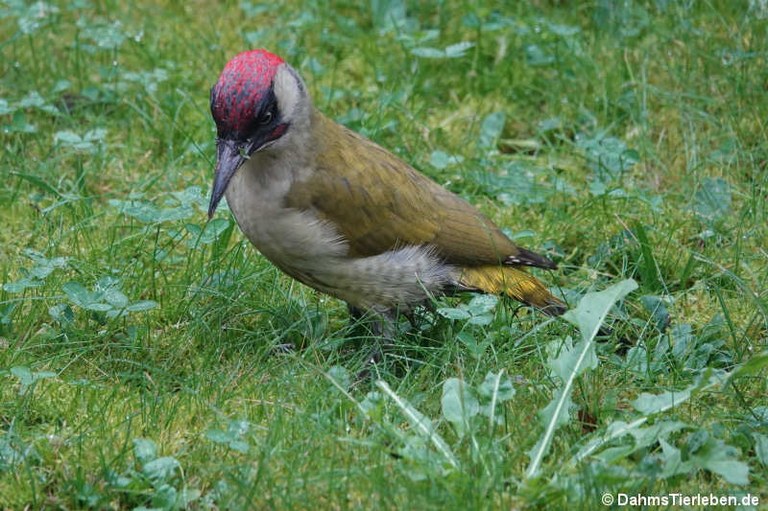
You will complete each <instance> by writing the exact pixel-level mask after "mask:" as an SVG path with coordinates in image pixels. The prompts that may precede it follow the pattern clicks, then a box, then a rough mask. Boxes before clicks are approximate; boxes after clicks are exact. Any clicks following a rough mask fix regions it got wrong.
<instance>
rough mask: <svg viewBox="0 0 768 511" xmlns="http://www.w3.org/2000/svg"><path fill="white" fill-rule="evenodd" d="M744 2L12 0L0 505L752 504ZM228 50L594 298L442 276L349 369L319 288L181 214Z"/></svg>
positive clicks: (755, 289) (761, 413) (753, 355)
mask: <svg viewBox="0 0 768 511" xmlns="http://www.w3.org/2000/svg"><path fill="white" fill-rule="evenodd" d="M766 19H768V10H766V6H765V5H764V2H760V1H754V2H749V3H747V2H740V3H736V2H731V3H726V2H712V3H708V2H662V1H657V2H622V3H614V2H607V1H603V0H595V1H593V2H587V3H577V4H573V3H569V2H565V3H562V2H547V1H541V2H534V3H533V5H523V3H519V5H518V4H517V3H516V4H514V5H513V6H508V5H506V3H504V2H499V3H498V4H494V3H491V2H488V3H485V2H473V1H452V2H444V3H440V4H439V5H430V4H429V3H422V4H419V5H409V6H408V8H407V9H406V8H404V7H403V3H401V2H397V1H381V2H371V3H366V4H365V5H362V6H359V5H355V4H354V3H344V2H339V3H335V2H321V3H307V4H302V3H299V2H290V3H288V4H286V5H280V4H267V5H263V6H262V5H257V4H256V3H254V2H247V1H246V2H241V3H240V4H229V5H224V4H221V5H218V4H217V5H208V4H203V3H192V4H183V3H178V2H166V3H159V2H147V3H140V4H139V5H128V4H124V3H120V2H77V1H72V2H69V3H67V2H60V3H55V4H54V3H36V4H33V5H31V6H25V5H23V4H21V3H20V2H8V3H5V4H4V5H3V6H2V7H0V30H1V31H2V33H3V34H7V35H8V37H6V38H4V41H3V42H0V50H1V51H2V59H0V125H1V126H0V129H2V132H3V135H2V136H3V142H4V146H5V149H4V151H3V152H2V153H1V154H0V169H1V170H2V178H3V186H2V187H0V206H1V207H0V226H2V227H0V284H2V286H1V287H0V382H2V384H0V508H4V509H23V508H27V509H48V508H53V509H60V508H61V509H81V508H82V509H85V508H94V509H105V508H106V509H110V508H111V509H136V508H142V507H144V508H152V507H155V508H161V509H174V508H183V507H190V508H193V509H248V508H255V509H260V508H267V507H269V508H298V509H302V508H309V507H315V508H333V509H356V508H414V509H421V508H427V509H433V508H440V509H446V508H447V509H453V508H457V509H466V508H472V509H475V508H478V509H496V508H500V509H508V508H542V509H543V508H562V507H565V506H566V504H567V505H568V507H569V508H584V509H594V508H596V507H600V506H601V505H602V504H601V498H602V496H603V495H604V494H610V495H611V496H614V497H616V498H618V496H619V494H621V493H623V494H625V495H628V496H637V495H645V496H652V495H668V494H671V493H681V494H685V495H696V494H707V495H709V494H714V495H718V496H727V495H734V496H737V497H739V498H741V497H742V496H745V495H747V494H749V495H753V496H756V497H758V498H759V502H760V505H761V506H762V507H763V508H764V507H765V506H766V505H768V504H766V503H768V477H766V473H768V471H766V466H768V398H766V396H768V380H767V379H766V376H767V375H768V369H766V365H768V361H766V358H767V357H766V355H765V350H766V340H767V339H768V293H767V292H766V280H768V252H766V247H767V246H768V228H767V227H766V225H768V218H767V217H768V214H767V213H768V211H767V210H766V197H768V177H767V176H768V172H767V170H768V169H766V165H767V164H766V162H768V137H767V136H766V135H767V133H766V119H768V101H766V87H768V74H766V56H767V55H768V53H767V52H768V46H767V45H766V39H765V34H766V30H768V22H767V21H766ZM463 43H467V44H463ZM252 47H266V48H269V49H271V50H273V51H275V52H276V53H279V54H281V55H282V56H283V57H285V58H286V60H288V61H289V62H290V63H292V65H294V67H296V68H297V69H298V70H299V71H300V73H301V74H302V75H303V76H304V77H305V79H306V81H307V84H308V87H309V88H310V91H311V93H312V95H313V97H314V98H315V102H316V104H317V105H318V106H319V107H320V108H321V109H322V110H323V111H324V112H326V113H327V114H328V115H330V116H332V117H333V118H335V119H337V120H339V121H340V122H343V123H344V124H346V125H348V126H349V127H351V128H353V129H355V130H357V131H359V132H362V133H364V134H365V135H367V136H369V137H371V138H373V139H374V140H376V141H378V142H379V143H381V144H382V145H384V146H385V147H387V148H390V149H391V150H393V151H395V152H396V153H397V154H399V155H400V156H401V157H403V158H404V159H406V160H408V161H409V162H411V163H412V164H413V165H414V166H416V167H417V168H419V169H420V170H422V171H423V172H424V173H426V174H428V175H429V176H431V177H432V178H433V179H435V180H436V181H438V182H440V183H441V184H443V185H445V186H447V187H448V188H450V189H451V190H453V191H455V192H457V193H460V194H462V195H463V196H465V197H467V198H468V199H469V200H470V201H471V202H473V203H474V204H476V205H477V206H478V207H479V208H481V209H482V210H483V212H485V213H486V214H488V215H489V216H490V217H491V218H493V219H494V220H495V221H496V222H497V223H499V224H500V225H502V226H504V227H505V228H507V229H508V232H509V233H510V235H512V236H514V237H515V238H516V239H519V241H520V243H521V244H523V245H525V246H528V247H530V248H533V249H536V250H539V251H546V252H547V253H548V254H549V255H550V256H551V257H552V258H554V259H555V260H557V262H558V264H559V265H560V269H559V270H558V271H556V272H553V273H550V274H546V273H544V274H541V275H540V277H541V278H542V279H543V280H545V281H546V282H547V283H549V284H550V285H551V286H552V287H553V288H555V289H558V290H559V291H560V292H561V293H562V294H563V296H565V298H566V299H567V300H568V301H569V302H570V303H571V305H572V306H573V307H574V308H575V307H576V305H577V304H578V303H579V302H580V300H582V299H583V300H584V301H583V302H582V303H583V304H584V307H588V308H590V309H591V310H592V313H586V314H584V313H574V314H573V315H572V316H571V317H570V320H563V319H559V320H554V321H553V320H548V319H547V318H544V317H541V316H540V315H538V314H534V313H531V312H529V311H527V310H525V309H518V307H517V305H516V304H513V303H507V302H504V301H497V300H492V299H487V298H475V299H472V298H471V297H459V298H452V299H443V300H440V301H439V302H438V303H437V304H436V305H437V311H436V312H435V313H425V314H424V318H423V320H422V322H421V324H420V325H419V326H418V327H417V328H415V329H410V330H408V329H404V331H403V332H402V333H401V334H400V335H399V336H398V339H397V346H396V347H395V348H394V349H393V351H392V352H391V353H390V354H389V356H388V363H387V364H384V365H382V366H380V367H378V368H377V369H378V371H379V372H378V373H377V374H376V375H375V377H374V378H372V381H371V382H370V383H365V384H363V385H358V386H350V384H349V382H350V379H351V377H352V375H354V374H355V373H356V372H357V371H358V370H360V368H361V367H363V362H364V361H363V358H364V355H365V353H366V352H367V348H366V347H367V346H369V345H370V343H371V342H372V340H371V339H370V338H369V337H368V336H367V334H365V332H364V330H361V329H360V328H356V327H355V326H354V325H350V324H348V322H347V314H346V308H345V307H344V305H343V304H342V303H339V302H338V301H336V300H333V299H330V298H327V297H324V296H320V295H317V294H316V293H314V292H313V291H312V290H310V289H308V288H305V287H302V286H301V285H299V284H297V283H295V282H293V281H291V280H290V279H288V278H287V277H285V276H283V275H281V274H280V273H279V272H278V271H277V270H276V269H275V268H274V267H273V266H271V265H270V264H269V263H268V262H267V261H266V260H265V259H264V258H262V257H261V256H260V255H259V254H258V253H256V252H255V251H254V250H253V249H252V248H251V247H250V246H249V245H248V243H247V242H245V241H244V240H243V237H242V235H241V234H240V232H239V230H238V229H237V227H236V225H235V224H234V221H233V219H232V218H231V216H230V215H229V213H228V212H226V211H225V212H224V213H219V214H218V215H217V217H216V218H215V219H214V220H213V221H212V222H210V223H206V217H205V213H204V212H205V206H206V199H207V187H208V186H209V183H210V181H211V177H212V167H213V158H214V136H215V132H214V128H213V124H212V121H211V119H210V116H209V113H208V91H209V88H210V86H211V85H212V84H213V82H214V81H215V80H216V78H217V76H218V73H219V71H220V69H221V68H222V67H223V65H224V63H225V62H226V61H227V59H228V58H230V57H231V56H232V55H234V54H235V53H237V52H239V51H241V50H244V49H247V48H252ZM629 279H632V281H634V282H635V283H636V285H637V289H634V290H633V291H631V292H630V289H631V288H633V287H634V286H633V285H632V283H631V281H629ZM625 281H626V282H625ZM621 282H625V283H624V284H621ZM622 285H623V286H625V288H624V289H623V290H622V288H621V286H622ZM606 289H607V290H608V291H606V292H605V293H607V294H605V293H604V294H595V292H598V291H602V290H606ZM611 294H612V296H608V295H611ZM614 301H616V302H617V303H616V306H615V307H613V309H612V312H611V313H610V314H608V318H607V324H608V325H609V326H610V328H611V333H610V335H608V336H604V337H602V338H600V340H599V342H595V339H594V336H593V335H590V331H591V330H590V329H591V328H592V327H596V325H598V324H599V323H600V321H601V317H602V316H601V314H599V313H597V312H595V311H596V310H598V309H601V308H602V309H604V310H605V312H607V311H608V310H609V309H610V306H611V305H612V304H613V303H614ZM577 310H578V311H582V309H581V308H580V309H577ZM579 314H581V315H579ZM579 318H581V319H579ZM577 325H580V326H578V327H577ZM285 343H292V344H294V345H296V346H297V347H299V348H300V349H298V350H296V351H294V352H292V353H288V354H283V355H276V354H275V347H276V346H279V345H282V344H285ZM557 410H559V412H558V411H557ZM550 440H551V441H550ZM536 453H538V454H540V456H538V457H537V456H536ZM534 458H536V459H537V460H538V461H537V462H534V461H532V460H533V459H534ZM628 504H630V505H633V504H632V502H629V503H628ZM635 504H638V506H637V507H642V505H641V504H643V502H639V503H638V502H635ZM645 504H649V505H647V506H646V507H649V508H656V507H660V508H666V507H669V506H667V505H663V504H662V503H660V502H656V503H654V502H650V503H649V502H647V501H646V502H645ZM656 504H659V505H656ZM670 505H672V503H671V501H670ZM672 507H675V506H672ZM690 507H692V508H705V507H707V506H706V505H705V504H702V503H701V502H698V503H697V502H694V503H693V504H691V505H690Z"/></svg>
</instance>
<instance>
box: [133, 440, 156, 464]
mask: <svg viewBox="0 0 768 511" xmlns="http://www.w3.org/2000/svg"><path fill="white" fill-rule="evenodd" d="M133 455H134V456H136V459H137V460H139V462H140V463H147V462H149V461H151V460H153V459H155V458H157V444H155V442H154V441H152V440H150V439H149V438H134V439H133Z"/></svg>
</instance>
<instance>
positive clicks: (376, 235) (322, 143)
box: [286, 114, 554, 268]
mask: <svg viewBox="0 0 768 511" xmlns="http://www.w3.org/2000/svg"><path fill="white" fill-rule="evenodd" d="M313 122H314V123H316V124H315V126H314V127H313V129H314V132H315V133H317V136H316V137H315V139H314V140H313V143H314V144H316V145H317V148H316V149H317V157H316V160H315V162H314V163H315V172H313V173H312V175H311V176H310V177H309V178H308V179H307V180H305V181H301V182H297V183H294V185H293V187H292V188H291V190H290V192H289V194H288V198H287V204H286V205H287V206H289V207H293V208H297V209H308V210H313V211H315V212H316V213H317V214H318V215H319V216H320V217H321V218H324V219H325V220H328V221H330V222H332V223H333V224H334V225H335V226H336V227H337V229H338V230H339V231H340V234H341V235H343V236H344V238H345V240H346V241H347V242H348V244H349V253H350V255H352V256H358V257H364V256H370V255H376V254H380V253H382V252H386V251H388V250H391V249H393V248H396V247H401V246H405V245H422V244H429V245H432V246H434V247H435V249H436V250H437V251H438V253H439V254H440V255H441V256H442V257H443V258H444V259H445V261H446V262H448V263H451V264H456V265H461V266H480V265H488V264H514V265H517V264H520V265H528V266H539V267H544V268H553V267H554V264H553V263H552V262H551V261H549V260H548V259H547V258H545V257H542V256H539V255H537V254H535V253H533V252H530V251H528V250H525V249H522V248H520V247H518V246H516V245H515V244H514V243H512V241H510V240H509V238H507V237H506V236H505V235H504V234H503V233H502V232H501V230H499V228H498V227H496V226H495V225H494V224H493V223H492V222H491V221H490V220H488V219H487V218H485V217H484V216H483V215H482V214H481V213H480V212H479V211H478V210H477V209H476V208H474V207H473V206H472V205H470V204H469V203H468V202H466V201H465V200H464V199H462V198H461V197H459V196H457V195H456V194H453V193H451V192H449V191H448V190H446V189H445V188H443V187H441V186H440V185H438V184H437V183H435V182H434V181H432V180H430V179H429V178H427V177H426V176H424V175H422V174H420V173H419V172H417V171H416V170H414V169H413V168H412V167H410V166H409V165H407V164H406V163H404V162H403V161H402V160H400V159H398V158H397V157H396V156H394V155H393V154H391V153H390V152H388V151H386V150H384V149H383V148H381V147H380V146H378V145H377V144H375V143H373V142H371V141H369V140H367V139H365V138H363V137H361V136H359V135H358V134H356V133H354V132H352V131H350V130H348V129H346V128H344V127H342V126H340V125H338V124H336V123H334V122H333V121H330V120H328V119H326V118H324V117H322V116H321V115H320V114H316V115H315V117H314V118H313Z"/></svg>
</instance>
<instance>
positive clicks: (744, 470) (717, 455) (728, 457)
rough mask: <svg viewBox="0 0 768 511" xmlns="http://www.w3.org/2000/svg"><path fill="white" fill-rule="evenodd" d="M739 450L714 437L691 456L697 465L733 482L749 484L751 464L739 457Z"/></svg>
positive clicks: (743, 484) (741, 484) (742, 484)
mask: <svg viewBox="0 0 768 511" xmlns="http://www.w3.org/2000/svg"><path fill="white" fill-rule="evenodd" d="M738 456H739V451H738V449H736V448H735V447H732V446H730V445H728V444H726V443H725V442H723V441H722V440H719V439H712V440H710V441H709V443H708V444H707V445H706V447H705V448H702V449H701V450H699V451H698V452H697V453H696V455H694V456H692V457H691V460H692V462H694V463H695V464H696V465H698V466H700V467H702V468H705V469H707V470H709V471H710V472H714V473H715V474H718V475H720V476H721V477H722V478H723V479H725V480H726V481H727V482H729V483H731V484H737V485H740V486H745V485H747V484H749V465H747V464H746V463H744V462H743V461H740V460H739V459H738Z"/></svg>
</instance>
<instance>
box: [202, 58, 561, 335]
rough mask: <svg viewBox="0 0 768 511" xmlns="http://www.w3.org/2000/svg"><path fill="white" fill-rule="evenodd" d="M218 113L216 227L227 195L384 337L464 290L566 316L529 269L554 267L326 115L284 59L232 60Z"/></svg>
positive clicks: (271, 250)
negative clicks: (407, 317)
mask: <svg viewBox="0 0 768 511" xmlns="http://www.w3.org/2000/svg"><path fill="white" fill-rule="evenodd" d="M210 109H211V115H212V117H213V120H214V122H215V125H216V166H215V170H214V178H213V186H212V191H211V198H210V203H209V207H208V218H209V219H210V218H212V217H213V215H214V213H215V212H216V209H217V207H218V205H219V203H220V201H221V199H222V198H223V197H224V196H226V201H227V204H228V206H229V209H230V210H231V212H232V214H233V215H234V218H235V220H236V222H237V224H238V225H239V227H240V229H241V231H242V232H243V234H244V235H245V237H246V238H247V239H248V240H249V241H250V242H251V243H252V244H253V246H254V247H255V248H256V249H257V250H258V251H259V252H261V254H262V255H264V256H265V257H266V258H267V259H269V260H270V261H271V262H272V263H273V264H274V265H275V266H276V267H277V268H279V269H280V270H282V271H283V272H284V273H286V274H288V275H289V276H291V277H293V278H294V279H296V280H298V281H299V282H301V283H303V284H305V285H307V286H309V287H311V288H314V289H316V290H318V291H320V292H321V293H325V294H328V295H331V296H333V297H336V298H338V299H341V300H343V301H345V302H347V304H348V306H349V309H350V311H351V312H352V313H353V315H361V314H372V315H373V316H374V317H377V318H380V321H381V322H382V324H384V325H386V324H390V323H391V322H392V321H393V319H395V318H396V317H397V315H398V314H401V313H402V314H410V313H411V312H412V311H413V310H414V309H415V308H417V307H418V306H420V305H425V304H429V303H431V300H433V298H434V297H438V296H444V295H454V294H457V293H461V292H474V293H487V294H494V295H505V296H508V297H510V298H513V299H515V300H517V301H519V302H522V303H524V304H527V305H529V306H532V307H534V308H535V309H538V310H540V311H542V312H543V313H545V314H547V315H549V316H559V315H561V314H563V313H564V312H565V311H566V309H567V307H566V305H565V303H564V302H563V301H561V300H560V299H558V298H557V297H555V296H554V295H553V294H552V293H551V292H550V291H549V290H548V289H547V287H546V286H545V285H544V284H543V283H542V282H541V281H540V280H538V279H537V278H536V277H535V276H533V275H531V274H530V273H529V272H528V271H527V267H534V268H543V269H548V270H554V269H556V268H557V265H556V264H555V263H554V262H552V261H551V260H550V259H549V258H547V257H545V256H543V255H540V254H537V253H535V252H533V251H530V250H528V249H525V248H523V247H520V246H518V245H516V244H515V243H514V242H512V241H511V240H510V239H509V238H508V237H507V236H506V235H505V234H504V233H503V232H502V231H501V229H500V228H499V227H498V226H497V225H496V224H494V223H493V222H492V221H491V220H490V219H488V218H487V217H485V216H484V215H483V214H482V213H480V211H479V210H478V209H476V208H475V207H474V206H472V205H471V204H470V203H469V202H467V201H466V200H464V199H463V198H461V197H459V196H458V195H456V194H454V193H453V192H451V191H449V190H447V189H446V188H444V187H442V186H440V185H439V184H438V183H436V182H435V181H433V180H431V179H430V178H428V177H427V176H425V175H424V174H422V173H420V172H419V171H417V170H416V169H414V168H413V167H412V166H411V165H409V164H408V163H406V162H404V161H403V160H401V159H400V158H398V157H397V156H395V155H394V154H392V153H391V152H389V151H387V150H386V149H384V148H382V147H381V146H379V145H378V144H376V143H374V142H372V141H371V140H369V139H367V138H365V137H363V136H361V135H360V134H358V133H356V132H354V131H352V130H350V129H348V128H346V127H344V126H342V125H341V124H338V123H336V122H335V121H333V120H331V119H330V118H329V117H327V116H325V115H324V114H323V113H321V112H320V111H319V110H318V109H317V108H315V107H314V106H313V103H312V100H311V97H310V94H309V91H308V89H307V86H306V84H305V82H304V81H303V79H302V78H301V77H300V75H299V73H298V72H297V71H296V70H295V69H294V68H293V67H291V65H289V64H288V63H287V62H285V61H284V60H283V59H282V58H281V57H279V56H277V55H275V54H273V53H271V52H269V51H267V50H265V49H254V50H249V51H244V52H242V53H239V54H237V55H235V56H234V57H233V58H232V59H231V60H229V62H227V64H226V65H225V66H224V69H223V70H222V72H221V74H220V76H219V78H218V81H217V82H216V84H215V85H214V86H213V87H212V89H211V96H210ZM382 328H384V327H382ZM380 331H381V329H380Z"/></svg>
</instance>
